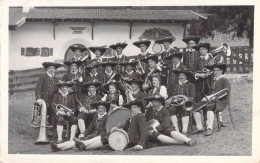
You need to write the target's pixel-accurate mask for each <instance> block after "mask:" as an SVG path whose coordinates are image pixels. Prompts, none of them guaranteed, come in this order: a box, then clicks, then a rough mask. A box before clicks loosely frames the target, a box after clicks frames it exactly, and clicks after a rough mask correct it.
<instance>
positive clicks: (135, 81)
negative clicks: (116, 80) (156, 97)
mask: <svg viewBox="0 0 260 163" xmlns="http://www.w3.org/2000/svg"><path fill="white" fill-rule="evenodd" d="M126 82H127V83H128V84H130V85H131V84H132V83H136V84H138V85H139V86H140V88H142V85H143V83H144V81H143V80H142V79H140V78H133V79H132V80H128V81H126Z"/></svg>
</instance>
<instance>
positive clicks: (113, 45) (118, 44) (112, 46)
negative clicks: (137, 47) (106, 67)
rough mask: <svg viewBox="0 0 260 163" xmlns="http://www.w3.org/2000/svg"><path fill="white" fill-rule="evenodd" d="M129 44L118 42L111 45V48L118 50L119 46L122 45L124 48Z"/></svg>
mask: <svg viewBox="0 0 260 163" xmlns="http://www.w3.org/2000/svg"><path fill="white" fill-rule="evenodd" d="M127 45H128V44H127V43H124V42H118V43H116V44H112V45H110V46H109V47H110V48H111V49H114V50H116V48H117V47H121V48H122V49H124V48H125V47H126V46H127Z"/></svg>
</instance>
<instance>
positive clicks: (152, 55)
mask: <svg viewBox="0 0 260 163" xmlns="http://www.w3.org/2000/svg"><path fill="white" fill-rule="evenodd" d="M149 59H152V60H154V61H155V62H156V63H158V60H159V57H158V55H156V54H151V55H148V56H145V57H143V58H142V59H141V60H140V61H142V62H144V63H146V64H148V60H149Z"/></svg>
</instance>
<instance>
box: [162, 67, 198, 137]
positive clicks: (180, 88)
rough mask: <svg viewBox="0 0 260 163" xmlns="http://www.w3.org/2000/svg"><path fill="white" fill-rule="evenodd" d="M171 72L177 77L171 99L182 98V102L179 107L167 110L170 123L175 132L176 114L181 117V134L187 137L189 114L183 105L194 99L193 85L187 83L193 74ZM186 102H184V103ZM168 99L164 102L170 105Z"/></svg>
mask: <svg viewBox="0 0 260 163" xmlns="http://www.w3.org/2000/svg"><path fill="white" fill-rule="evenodd" d="M173 72H174V73H175V74H176V75H177V76H178V78H179V80H178V83H175V85H173V92H171V97H173V98H182V99H183V101H182V102H181V103H180V105H179V106H174V105H171V106H170V108H169V111H170V115H171V122H172V124H173V126H174V127H175V129H176V130H177V131H180V130H179V127H178V119H177V114H179V115H181V117H182V133H183V134H184V135H187V130H188V124H189V112H188V111H186V110H185V108H184V103H185V102H186V101H188V100H190V101H193V99H195V85H194V84H193V83H191V82H189V81H188V78H190V77H191V76H192V75H193V73H192V72H191V71H189V70H173ZM185 100H186V101H185ZM170 102H171V101H170V99H168V100H167V101H166V103H168V104H169V105H170Z"/></svg>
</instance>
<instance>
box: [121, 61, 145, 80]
mask: <svg viewBox="0 0 260 163" xmlns="http://www.w3.org/2000/svg"><path fill="white" fill-rule="evenodd" d="M137 64H138V62H137V61H134V60H129V61H124V62H121V63H119V65H122V67H124V69H125V71H124V72H122V73H121V78H122V79H123V80H124V81H130V80H132V79H133V78H140V77H141V75H140V74H139V73H136V71H135V67H136V65H137Z"/></svg>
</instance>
